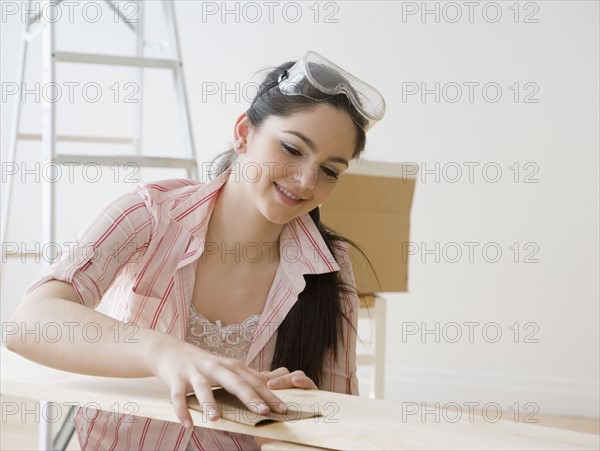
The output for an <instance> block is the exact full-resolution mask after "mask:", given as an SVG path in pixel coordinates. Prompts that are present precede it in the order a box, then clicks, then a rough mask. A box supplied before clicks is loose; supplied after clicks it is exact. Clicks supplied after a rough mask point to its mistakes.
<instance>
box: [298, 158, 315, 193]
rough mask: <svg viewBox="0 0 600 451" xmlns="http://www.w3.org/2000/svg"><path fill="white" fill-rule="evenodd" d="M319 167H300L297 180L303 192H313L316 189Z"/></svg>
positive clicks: (308, 165)
mask: <svg viewBox="0 0 600 451" xmlns="http://www.w3.org/2000/svg"><path fill="white" fill-rule="evenodd" d="M318 175H319V173H318V166H317V165H316V164H309V163H307V164H304V165H299V167H298V176H297V180H298V182H299V183H300V186H301V187H302V190H303V191H312V190H313V189H314V188H315V184H316V183H317V177H318Z"/></svg>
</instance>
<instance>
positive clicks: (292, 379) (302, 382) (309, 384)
mask: <svg viewBox="0 0 600 451" xmlns="http://www.w3.org/2000/svg"><path fill="white" fill-rule="evenodd" d="M267 387H269V388H271V389H283V388H295V387H296V388H304V389H308V390H316V389H317V386H316V384H315V383H314V382H313V381H312V379H310V378H309V377H308V376H305V375H303V374H294V373H292V374H288V375H285V376H281V377H278V378H275V379H271V380H270V381H269V382H267Z"/></svg>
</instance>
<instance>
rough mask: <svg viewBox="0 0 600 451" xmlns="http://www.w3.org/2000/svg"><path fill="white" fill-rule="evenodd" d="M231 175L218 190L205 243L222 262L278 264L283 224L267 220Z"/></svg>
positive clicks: (237, 180)
mask: <svg viewBox="0 0 600 451" xmlns="http://www.w3.org/2000/svg"><path fill="white" fill-rule="evenodd" d="M242 183H243V182H242V181H241V180H240V179H239V178H238V177H235V176H234V175H233V174H232V175H231V176H230V177H229V178H228V179H227V181H226V182H225V184H224V185H223V186H222V187H221V190H220V192H219V195H218V196H217V199H216V201H215V205H214V208H213V211H212V214H211V217H210V221H209V225H208V230H207V233H206V242H207V243H213V244H214V245H216V246H218V249H219V250H220V254H221V256H222V259H221V260H222V261H223V262H225V261H227V262H228V263H233V262H234V261H235V262H238V263H239V262H246V261H248V262H252V263H258V262H264V263H269V262H278V261H279V236H280V235H281V231H282V230H283V227H284V226H283V225H282V224H275V223H272V222H271V221H269V220H267V219H266V218H265V217H264V216H263V215H262V214H261V212H260V211H258V210H257V209H256V208H255V207H254V204H253V203H252V202H251V200H250V199H247V193H246V191H245V190H244V186H243V185H242Z"/></svg>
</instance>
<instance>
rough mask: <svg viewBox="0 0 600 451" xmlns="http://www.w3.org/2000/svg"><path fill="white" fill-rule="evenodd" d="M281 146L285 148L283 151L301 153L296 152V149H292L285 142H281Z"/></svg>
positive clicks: (293, 153) (294, 153)
mask: <svg viewBox="0 0 600 451" xmlns="http://www.w3.org/2000/svg"><path fill="white" fill-rule="evenodd" d="M281 147H283V148H284V149H285V151H286V152H287V153H289V154H291V155H302V154H301V153H300V152H298V151H297V150H296V149H294V148H293V147H290V146H288V145H287V144H285V143H283V142H282V143H281Z"/></svg>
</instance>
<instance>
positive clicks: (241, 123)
mask: <svg viewBox="0 0 600 451" xmlns="http://www.w3.org/2000/svg"><path fill="white" fill-rule="evenodd" d="M252 130H253V127H252V125H251V124H250V120H249V119H248V116H247V115H246V113H242V114H241V115H240V116H239V117H238V118H237V120H236V121H235V126H234V128H233V138H234V140H236V141H239V142H240V144H241V146H240V147H239V149H237V150H236V152H237V153H238V154H242V153H245V152H246V144H247V143H248V139H250V138H251V135H252Z"/></svg>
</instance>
